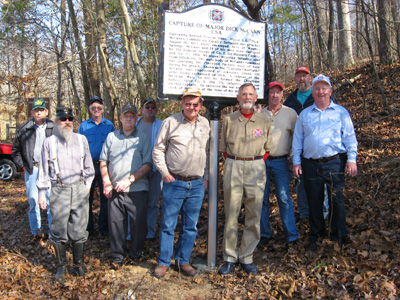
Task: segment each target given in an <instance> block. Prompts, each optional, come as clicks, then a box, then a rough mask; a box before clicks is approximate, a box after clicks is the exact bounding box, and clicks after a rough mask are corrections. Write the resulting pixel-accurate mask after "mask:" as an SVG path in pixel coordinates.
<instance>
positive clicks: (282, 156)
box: [267, 155, 288, 159]
mask: <svg viewBox="0 0 400 300" xmlns="http://www.w3.org/2000/svg"><path fill="white" fill-rule="evenodd" d="M287 157H288V155H281V156H270V155H268V158H267V159H281V158H287Z"/></svg>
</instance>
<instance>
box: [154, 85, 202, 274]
mask: <svg viewBox="0 0 400 300" xmlns="http://www.w3.org/2000/svg"><path fill="white" fill-rule="evenodd" d="M181 106H182V109H183V111H182V112H180V113H177V114H175V115H172V116H170V117H168V118H167V119H165V120H164V122H163V124H162V125H161V129H160V132H159V134H158V137H157V140H156V143H155V145H154V150H153V160H154V163H155V165H156V167H157V169H158V170H159V171H160V173H161V175H162V177H163V179H164V189H163V204H162V220H161V231H160V255H159V257H158V266H157V268H156V269H155V270H154V276H155V277H157V278H160V277H163V276H164V275H165V273H166V272H167V270H168V268H169V266H170V264H171V257H172V254H173V252H174V232H175V227H176V224H177V219H178V215H179V212H180V211H182V213H181V215H182V227H181V231H180V234H179V240H178V243H177V244H176V248H175V266H176V268H177V269H178V270H179V271H180V272H182V274H184V275H187V276H193V275H195V273H196V270H195V269H194V268H193V267H192V266H191V265H190V255H191V253H192V249H193V245H194V242H195V240H196V236H197V221H198V218H199V214H200V209H201V206H202V203H203V198H204V190H206V189H207V188H208V152H209V136H210V125H209V122H208V120H207V119H206V118H204V117H202V116H200V115H199V112H200V110H201V108H202V106H203V98H202V96H201V92H200V90H199V89H198V88H195V87H190V88H188V89H187V90H185V92H184V93H183V95H182V100H181Z"/></svg>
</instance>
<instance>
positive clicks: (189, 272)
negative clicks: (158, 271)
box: [176, 264, 196, 276]
mask: <svg viewBox="0 0 400 300" xmlns="http://www.w3.org/2000/svg"><path fill="white" fill-rule="evenodd" d="M176 268H177V270H178V272H181V273H182V274H183V275H185V276H194V275H195V274H196V270H195V269H194V268H193V267H192V266H191V265H190V264H183V265H176Z"/></svg>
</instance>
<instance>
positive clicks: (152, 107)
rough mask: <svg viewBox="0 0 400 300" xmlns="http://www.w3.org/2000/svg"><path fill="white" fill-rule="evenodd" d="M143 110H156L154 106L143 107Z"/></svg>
mask: <svg viewBox="0 0 400 300" xmlns="http://www.w3.org/2000/svg"><path fill="white" fill-rule="evenodd" d="M144 108H145V109H157V107H155V106H145V107H144Z"/></svg>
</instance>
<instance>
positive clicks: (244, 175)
mask: <svg viewBox="0 0 400 300" xmlns="http://www.w3.org/2000/svg"><path fill="white" fill-rule="evenodd" d="M223 180H224V208H225V229H224V241H223V254H224V261H228V262H237V261H238V260H239V262H241V263H244V264H249V263H252V262H253V251H254V249H255V248H256V246H257V244H258V242H259V240H260V217H261V209H262V202H263V196H264V189H265V182H266V173H265V163H264V161H263V160H262V159H259V160H254V161H243V160H233V159H229V158H228V159H227V160H226V161H225V165H224V176H223ZM243 194H244V197H243ZM242 200H243V201H244V205H245V224H244V228H243V235H242V241H241V244H240V248H239V250H238V248H237V240H238V216H239V213H240V208H241V205H242Z"/></svg>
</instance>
